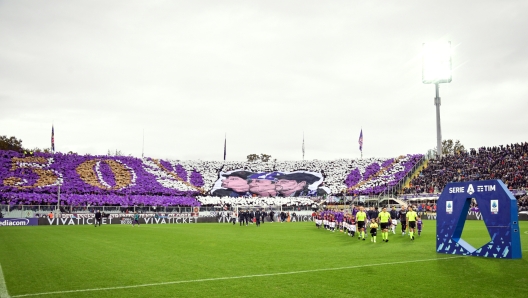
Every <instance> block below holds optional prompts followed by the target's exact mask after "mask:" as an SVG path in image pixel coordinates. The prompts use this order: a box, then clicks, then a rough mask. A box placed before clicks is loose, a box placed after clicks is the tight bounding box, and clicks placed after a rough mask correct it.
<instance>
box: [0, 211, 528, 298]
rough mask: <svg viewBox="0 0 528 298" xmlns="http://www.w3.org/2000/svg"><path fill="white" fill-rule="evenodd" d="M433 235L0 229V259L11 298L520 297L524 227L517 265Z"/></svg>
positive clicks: (527, 286)
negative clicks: (442, 247) (450, 246)
mask: <svg viewBox="0 0 528 298" xmlns="http://www.w3.org/2000/svg"><path fill="white" fill-rule="evenodd" d="M473 227H474V229H475V233H476V235H477V236H478V229H479V228H481V226H480V225H478V222H477V221H467V222H466V228H465V231H464V233H468V234H467V235H471V230H472V229H473ZM398 228H399V226H398ZM434 234H435V222H434V221H424V232H423V234H422V236H420V237H418V236H417V237H416V240H414V241H411V240H410V239H409V238H408V236H401V235H400V234H399V233H397V234H396V235H392V234H391V235H390V236H389V237H390V238H389V240H390V241H389V242H388V243H384V242H382V241H381V235H380V236H378V241H377V243H371V242H370V238H369V239H367V240H366V241H360V240H358V239H357V238H351V237H348V236H346V235H344V234H343V233H340V232H335V233H331V232H329V231H326V230H323V229H320V230H317V229H316V228H315V225H314V224H313V223H283V224H280V223H265V224H263V225H262V226H261V227H260V228H257V227H256V226H255V225H250V226H248V227H245V226H244V227H240V226H238V224H237V225H235V226H233V225H231V224H178V225H176V224H172V225H142V226H141V227H139V228H138V227H135V228H133V227H132V226H129V225H126V226H125V225H105V226H102V227H97V228H94V227H93V226H37V227H1V228H0V264H1V268H2V269H3V275H4V277H5V278H4V279H5V285H6V286H5V287H6V288H7V291H8V294H9V295H10V296H11V297H141V298H145V297H381V296H383V297H432V296H434V297H450V298H452V297H526V293H528V262H527V261H528V222H521V242H522V246H523V250H524V252H523V254H524V257H523V259H521V260H496V259H486V258H476V257H463V256H451V255H444V254H437V253H436V252H435V235H434ZM468 237H469V236H468ZM1 281H2V278H1V276H0V296H2V295H3V296H5V295H6V293H5V292H6V291H5V287H4V286H3V285H2V283H1ZM2 287H4V289H2ZM1 298H4V297H1Z"/></svg>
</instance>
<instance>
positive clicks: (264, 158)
mask: <svg viewBox="0 0 528 298" xmlns="http://www.w3.org/2000/svg"><path fill="white" fill-rule="evenodd" d="M270 158H271V155H268V154H264V153H261V154H260V160H262V161H263V162H268V161H269V160H270Z"/></svg>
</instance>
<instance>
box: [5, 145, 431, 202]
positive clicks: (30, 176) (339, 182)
mask: <svg viewBox="0 0 528 298" xmlns="http://www.w3.org/2000/svg"><path fill="white" fill-rule="evenodd" d="M421 159H422V155H420V154H416V155H407V156H401V157H398V158H369V159H363V160H348V159H339V160H333V161H318V160H312V161H289V162H288V161H285V162H267V163H261V162H260V163H248V162H231V161H230V162H220V161H179V160H157V159H152V158H144V159H140V158H135V157H127V156H91V155H84V156H81V155H74V154H73V155H69V154H61V153H56V154H45V153H38V154H35V155H34V156H24V155H23V154H20V153H17V152H13V151H0V202H5V203H10V204H35V203H39V204H56V203H57V193H58V192H59V185H60V193H61V200H62V201H64V202H65V203H66V204H68V205H81V206H82V205H86V204H91V205H103V204H110V205H122V206H131V205H140V204H144V205H155V206H169V205H183V206H197V205H200V201H199V200H197V198H199V197H203V196H207V195H209V194H210V192H211V190H212V189H213V188H214V187H216V189H218V188H219V187H221V186H220V185H221V182H222V180H223V179H225V177H224V176H223V175H222V173H226V172H230V171H235V170H243V171H248V172H252V173H255V174H263V175H267V176H269V173H273V175H279V176H280V174H281V173H291V172H296V171H309V172H312V173H320V174H321V176H322V177H323V182H322V183H321V186H323V187H324V189H326V191H327V193H330V194H335V193H342V192H343V191H344V190H346V192H347V193H348V194H378V193H381V192H383V191H385V190H386V189H387V188H390V187H393V186H394V185H397V184H398V182H399V181H400V180H401V179H402V178H403V177H404V176H405V175H406V174H407V173H408V172H409V171H410V170H411V169H412V168H413V166H414V165H416V163H417V162H419V161H420V160H421ZM256 176H258V175H256ZM256 176H255V177H256ZM252 177H253V176H252ZM215 185H216V186H215Z"/></svg>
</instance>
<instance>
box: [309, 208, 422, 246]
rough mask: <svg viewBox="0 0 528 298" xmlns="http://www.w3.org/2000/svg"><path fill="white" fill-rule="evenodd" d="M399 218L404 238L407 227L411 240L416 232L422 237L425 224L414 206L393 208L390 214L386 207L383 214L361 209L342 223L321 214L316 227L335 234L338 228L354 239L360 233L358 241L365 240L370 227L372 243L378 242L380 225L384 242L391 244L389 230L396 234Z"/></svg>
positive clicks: (334, 217) (316, 220)
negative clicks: (397, 209)
mask: <svg viewBox="0 0 528 298" xmlns="http://www.w3.org/2000/svg"><path fill="white" fill-rule="evenodd" d="M376 209H377V208H376ZM354 211H356V210H354ZM398 218H399V219H400V223H401V230H402V236H403V235H405V231H406V230H407V227H409V237H410V239H411V240H414V233H415V232H417V233H418V236H420V235H421V233H422V227H423V222H422V219H421V217H420V216H418V214H417V213H416V211H414V210H413V207H412V206H409V207H405V206H404V207H403V208H402V209H401V210H400V211H396V208H395V207H392V210H391V211H390V212H387V208H386V207H383V209H382V211H381V212H377V211H375V210H374V208H371V209H370V210H369V211H368V212H365V210H364V208H363V207H359V210H357V212H355V214H347V215H345V216H344V218H343V220H342V221H341V220H337V219H336V216H335V215H334V214H331V213H330V214H322V213H321V212H319V213H317V214H316V218H315V225H316V227H317V228H321V226H323V227H324V228H325V229H327V230H329V231H331V232H335V230H336V227H337V228H338V229H339V230H342V231H344V232H345V233H346V234H348V236H351V237H354V236H355V234H356V233H358V239H363V240H365V237H366V236H367V235H366V233H365V230H366V228H367V227H368V228H370V235H371V240H370V241H371V242H376V238H377V234H378V224H379V227H380V228H381V230H382V238H383V242H389V229H390V231H391V232H392V234H396V226H397V224H398V220H397V219H398Z"/></svg>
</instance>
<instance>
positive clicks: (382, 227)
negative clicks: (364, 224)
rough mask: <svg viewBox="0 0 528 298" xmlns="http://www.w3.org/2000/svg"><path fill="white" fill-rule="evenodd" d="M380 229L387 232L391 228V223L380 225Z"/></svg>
mask: <svg viewBox="0 0 528 298" xmlns="http://www.w3.org/2000/svg"><path fill="white" fill-rule="evenodd" d="M380 227H381V229H382V230H386V229H388V228H389V223H388V222H382V223H380Z"/></svg>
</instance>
